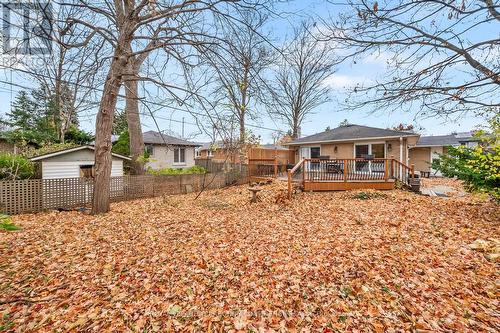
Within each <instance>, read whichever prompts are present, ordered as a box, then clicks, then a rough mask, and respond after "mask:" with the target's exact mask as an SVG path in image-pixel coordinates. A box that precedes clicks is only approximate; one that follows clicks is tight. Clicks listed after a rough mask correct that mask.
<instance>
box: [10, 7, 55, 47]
mask: <svg viewBox="0 0 500 333" xmlns="http://www.w3.org/2000/svg"><path fill="white" fill-rule="evenodd" d="M1 6H2V8H1V11H2V18H3V20H2V44H3V53H4V54H15V55H40V54H42V55H43V54H51V53H52V42H51V36H52V32H53V25H52V6H51V5H50V3H49V2H42V1H26V0H25V1H12V0H11V1H4V2H2V3H1Z"/></svg>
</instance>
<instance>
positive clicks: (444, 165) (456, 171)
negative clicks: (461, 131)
mask: <svg viewBox="0 0 500 333" xmlns="http://www.w3.org/2000/svg"><path fill="white" fill-rule="evenodd" d="M432 167H433V168H434V169H437V170H439V171H441V173H442V174H443V175H444V176H446V177H457V178H458V179H460V180H463V181H464V185H465V188H466V189H467V190H468V191H473V192H483V193H487V194H489V195H490V196H491V197H492V198H493V199H495V200H496V201H498V202H500V145H497V146H495V147H492V148H491V149H485V148H483V147H481V146H477V147H476V148H466V147H463V146H460V147H456V148H455V147H449V148H448V154H447V155H441V156H440V158H439V159H438V160H435V161H434V162H433V165H432Z"/></svg>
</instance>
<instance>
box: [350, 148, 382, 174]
mask: <svg viewBox="0 0 500 333" xmlns="http://www.w3.org/2000/svg"><path fill="white" fill-rule="evenodd" d="M380 144H383V145H384V158H387V143H386V142H385V141H369V142H356V143H354V149H353V153H352V156H353V158H357V157H356V146H366V145H368V155H372V145H380ZM354 170H356V168H354ZM368 172H369V173H371V172H372V162H371V161H369V162H368Z"/></svg>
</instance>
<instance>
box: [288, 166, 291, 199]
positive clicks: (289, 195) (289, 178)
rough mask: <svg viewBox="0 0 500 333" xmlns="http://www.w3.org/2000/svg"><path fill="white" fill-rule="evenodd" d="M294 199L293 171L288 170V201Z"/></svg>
mask: <svg viewBox="0 0 500 333" xmlns="http://www.w3.org/2000/svg"><path fill="white" fill-rule="evenodd" d="M291 198H292V171H291V170H290V169H288V199H291Z"/></svg>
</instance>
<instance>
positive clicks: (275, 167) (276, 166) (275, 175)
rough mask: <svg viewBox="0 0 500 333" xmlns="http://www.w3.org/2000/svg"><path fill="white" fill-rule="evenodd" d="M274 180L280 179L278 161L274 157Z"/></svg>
mask: <svg viewBox="0 0 500 333" xmlns="http://www.w3.org/2000/svg"><path fill="white" fill-rule="evenodd" d="M274 178H278V159H277V158H276V157H274Z"/></svg>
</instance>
